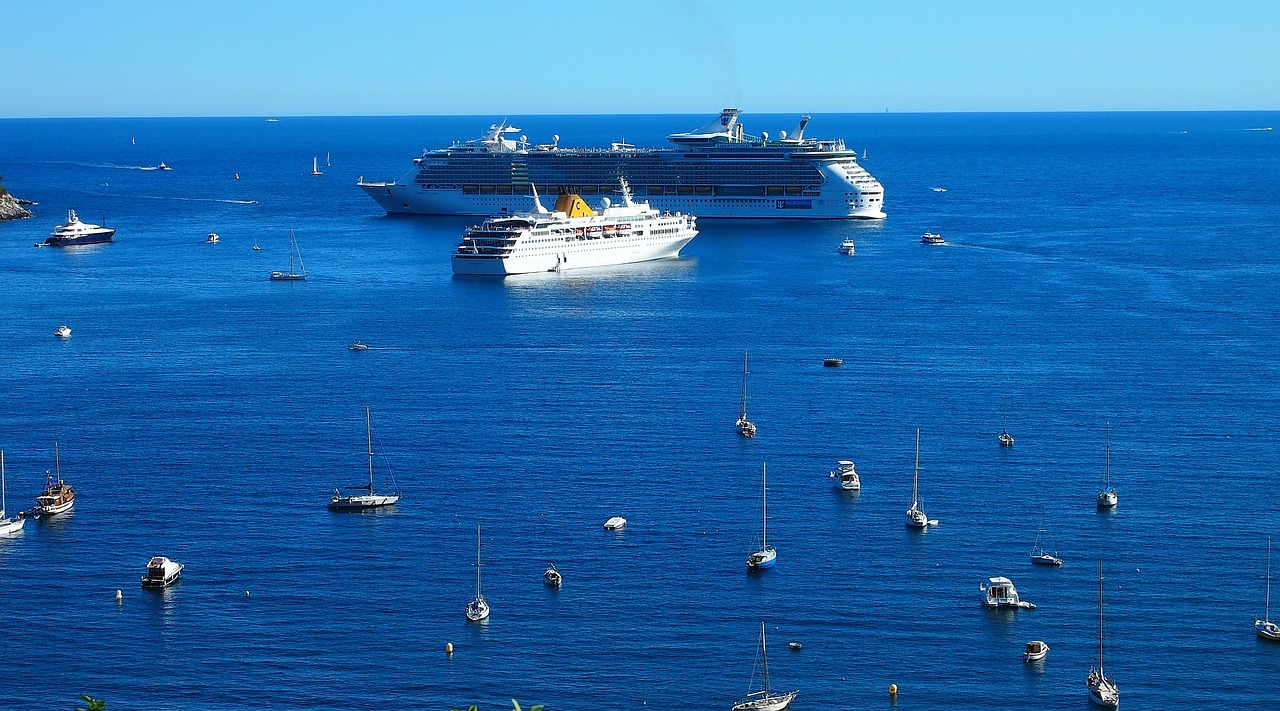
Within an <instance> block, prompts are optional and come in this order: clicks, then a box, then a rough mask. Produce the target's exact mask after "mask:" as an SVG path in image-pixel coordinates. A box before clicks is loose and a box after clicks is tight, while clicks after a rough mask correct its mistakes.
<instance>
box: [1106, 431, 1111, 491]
mask: <svg viewBox="0 0 1280 711" xmlns="http://www.w3.org/2000/svg"><path fill="white" fill-rule="evenodd" d="M1106 485H1107V488H1108V489H1110V488H1111V423H1110V422H1108V423H1107V480H1106Z"/></svg>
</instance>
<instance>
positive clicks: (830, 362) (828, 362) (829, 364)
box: [822, 358, 844, 368]
mask: <svg viewBox="0 0 1280 711" xmlns="http://www.w3.org/2000/svg"><path fill="white" fill-rule="evenodd" d="M842 365H844V359H843V358H823V359H822V367H823V368H839V367H840V366H842Z"/></svg>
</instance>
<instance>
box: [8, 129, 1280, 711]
mask: <svg viewBox="0 0 1280 711" xmlns="http://www.w3.org/2000/svg"><path fill="white" fill-rule="evenodd" d="M713 108H714V107H713ZM501 118H503V117H501V116H494V117H489V116H484V117H447V118H445V117H442V118H433V117H421V118H288V117H285V118H281V119H280V121H279V122H276V123H268V122H266V121H264V120H263V119H261V118H257V119H111V120H4V121H0V174H3V175H4V176H5V184H6V186H7V187H8V188H9V189H10V190H11V191H12V192H13V193H14V194H16V195H18V196H20V197H23V198H27V199H31V200H36V201H38V202H39V205H38V206H36V207H35V208H34V210H35V211H36V217H34V218H33V219H29V220H22V221H14V222H5V223H0V338H2V346H3V347H0V448H2V449H3V450H4V453H5V459H6V464H7V474H8V496H9V509H10V511H16V510H24V509H27V508H30V506H31V503H32V500H33V498H34V497H35V495H36V494H37V493H38V492H39V490H40V489H41V487H42V485H43V482H44V472H45V470H46V469H52V468H53V464H54V462H53V445H54V441H55V440H57V441H58V443H59V447H60V450H61V468H62V473H63V475H64V477H65V478H66V479H67V480H68V481H70V482H71V483H73V484H74V485H75V487H76V489H77V490H78V492H79V497H78V499H77V501H76V506H75V510H74V513H72V514H69V515H64V516H60V517H54V518H46V519H41V520H38V521H28V523H27V526H26V529H25V531H24V532H23V533H22V534H21V535H19V536H17V537H14V538H11V539H6V540H0V636H2V637H3V639H4V640H5V653H4V659H3V661H2V662H0V707H2V708H5V709H10V708H12V709H69V708H71V707H72V706H73V705H74V703H75V701H76V697H77V696H78V695H79V694H91V695H93V696H97V697H102V698H105V699H106V700H107V701H108V702H109V705H110V706H109V708H111V709H113V710H119V709H159V710H182V711H186V710H194V709H201V710H209V709H219V710H224V709H225V710H239V709H292V708H311V709H392V708H424V709H448V708H450V707H451V706H460V707H465V706H466V705H467V704H472V703H475V704H479V705H480V708H481V711H495V710H497V709H504V708H510V700H509V699H510V698H511V697H513V696H514V697H517V698H519V699H520V700H521V702H522V703H525V704H526V708H527V705H528V704H529V703H544V704H546V705H547V708H548V709H550V710H556V709H566V710H577V711H588V710H590V711H594V710H597V709H599V710H607V709H640V708H653V709H708V710H712V709H720V710H727V709H728V708H729V706H730V705H731V704H732V703H733V702H734V701H736V700H737V699H738V698H739V697H741V696H742V695H743V694H744V693H745V692H746V691H747V689H748V685H749V683H750V681H751V676H752V670H753V665H754V662H755V659H756V645H757V642H758V632H759V624H760V622H761V621H762V620H763V621H765V622H766V624H767V626H768V630H769V638H768V640H769V651H770V671H771V677H772V681H773V685H774V687H775V689H784V690H790V689H799V690H800V696H799V698H798V700H797V701H796V703H795V704H794V708H795V709H796V710H797V711H802V710H804V709H863V708H893V707H896V708H897V709H902V710H904V711H905V710H908V709H969V708H1000V709H1085V708H1088V707H1089V703H1088V700H1087V696H1086V693H1085V686H1084V680H1085V676H1086V675H1087V674H1088V671H1089V667H1090V664H1091V663H1092V662H1093V661H1094V660H1095V658H1096V653H1097V646H1096V645H1097V638H1096V634H1097V622H1098V620H1097V588H1098V581H1097V568H1098V560H1099V559H1100V558H1101V559H1104V560H1105V563H1106V583H1105V585H1106V595H1107V606H1106V613H1107V628H1106V632H1107V637H1106V638H1107V659H1106V662H1107V669H1108V671H1109V672H1110V673H1111V674H1112V675H1113V676H1114V677H1115V679H1116V680H1117V681H1118V683H1119V685H1120V689H1121V694H1122V698H1123V700H1124V701H1123V704H1122V707H1124V708H1152V709H1154V708H1161V709H1180V708H1187V709H1203V708H1212V707H1218V708H1227V709H1274V708H1276V704H1277V701H1276V696H1275V694H1276V683H1275V682H1276V680H1277V679H1278V678H1280V645H1266V644H1264V643H1262V642H1260V641H1259V640H1257V639H1256V638H1255V636H1254V634H1253V621H1254V619H1255V617H1256V616H1259V615H1261V614H1262V612H1263V604H1264V600H1263V598H1264V573H1265V566H1266V543H1267V536H1272V537H1274V538H1275V539H1276V546H1275V547H1276V548H1277V556H1276V567H1277V568H1280V511H1278V510H1277V504H1278V502H1280V476H1278V473H1277V461H1278V459H1277V457H1278V453H1280V428H1278V427H1277V422H1280V310H1278V308H1277V304H1278V303H1280V198H1278V197H1277V196H1278V195H1280V131H1260V130H1255V129H1259V128H1262V127H1267V126H1277V125H1280V114H1276V113H1154V114H1018V115H1011V114H963V115H899V114H871V115H818V116H815V117H814V119H813V121H812V123H811V124H810V127H809V134H810V135H812V136H819V137H843V138H844V139H845V140H846V141H847V142H848V143H849V145H850V146H851V147H854V148H856V149H858V150H859V151H861V150H863V149H865V150H866V151H867V158H866V160H865V165H866V167H867V168H868V169H869V170H870V171H871V172H872V173H873V174H874V175H875V176H876V177H877V178H879V180H880V181H881V182H882V183H883V184H884V186H885V189H886V199H885V209H886V212H888V213H889V217H888V219H886V220H884V221H883V222H871V223H851V222H850V223H846V222H829V223H811V224H806V223H800V222H787V223H783V222H768V221H713V220H703V221H701V222H700V223H699V227H700V228H701V230H702V231H701V234H700V235H699V236H698V237H697V238H696V239H695V240H694V241H693V242H692V243H691V244H690V245H689V246H688V248H687V249H686V250H685V253H684V256H683V257H682V258H681V259H679V260H678V261H670V262H665V263H651V264H644V265H633V266H627V267H619V268H611V269H603V270H596V271H581V272H566V273H562V274H539V275H532V276H525V277H517V278H509V279H506V280H505V281H503V280H490V279H455V278H454V277H453V276H452V274H451V271H450V266H449V259H448V254H449V251H450V249H451V247H452V245H453V244H454V242H455V240H456V239H457V238H458V235H459V234H460V231H461V229H462V228H463V227H464V226H465V225H466V224H469V223H471V222H473V221H474V220H473V219H472V218H455V219H446V218H388V217H386V216H385V215H384V214H383V213H382V211H381V210H380V209H379V208H378V207H377V205H375V204H374V203H373V201H372V200H370V199H369V198H367V197H366V196H365V195H364V194H363V193H362V192H361V191H360V190H359V189H357V188H356V186H355V183H356V180H357V178H359V177H360V176H364V177H366V178H367V179H389V178H394V177H398V176H399V175H400V174H401V173H403V172H404V171H405V170H406V169H407V168H408V167H409V160H410V159H411V158H412V157H414V156H416V155H418V154H419V152H420V151H421V150H422V149H423V148H424V147H438V146H441V145H445V144H447V143H448V142H450V141H452V140H454V139H463V138H470V137H474V136H478V135H479V134H480V133H481V132H482V131H483V129H484V128H485V127H486V126H487V125H488V124H489V123H491V122H494V121H496V120H500V119H501ZM511 118H512V119H513V121H514V122H515V123H516V125H518V126H520V128H521V129H522V130H523V131H524V132H525V133H527V134H528V135H529V137H530V139H531V140H533V141H548V140H550V137H551V135H552V134H553V133H555V134H559V135H560V136H561V141H560V142H561V145H607V143H608V142H610V141H615V140H622V139H624V138H625V139H626V140H627V141H628V142H631V143H635V144H638V145H659V144H661V143H662V137H663V136H664V135H665V134H666V133H669V132H673V131H681V130H688V129H691V128H694V127H696V126H698V125H701V124H702V123H703V122H704V121H705V120H706V118H707V116H613V117H607V116H561V117H550V116H542V117H532V118H525V117H511ZM795 119H796V117H795V116H772V115H771V116H758V115H747V116H745V122H746V125H747V130H748V131H749V132H758V131H760V130H767V131H769V132H770V134H774V133H775V132H776V131H778V130H779V129H788V130H790V129H791V128H792V127H793V126H794V123H795ZM135 141H136V142H135ZM326 153H328V154H330V155H331V158H332V165H331V166H330V167H328V168H324V167H322V170H324V171H325V174H324V176H323V177H312V176H309V175H307V173H308V172H309V171H310V168H311V159H312V157H313V156H317V155H318V156H319V157H320V161H321V164H322V166H323V162H324V158H325V155H326ZM161 161H163V162H165V163H167V164H168V165H170V166H172V168H173V170H172V171H170V172H161V171H153V170H141V169H140V168H141V167H146V166H154V165H156V164H158V163H160V162H161ZM236 173H238V174H239V176H240V177H239V179H238V180H237V179H235V177H234V175H235V174H236ZM933 187H945V188H946V189H947V192H934V191H933V190H931V188H933ZM69 208H74V209H76V210H78V211H79V213H80V215H81V216H82V217H83V218H84V219H85V220H87V221H90V222H102V221H103V220H104V219H105V221H106V223H107V224H108V225H110V226H113V227H115V228H117V229H118V233H117V235H116V241H115V242H114V243H112V244H109V245H102V246H97V247H87V248H77V249H65V250H60V249H35V248H33V246H32V245H33V244H34V243H35V242H39V241H43V239H44V237H45V236H47V234H48V233H49V231H50V230H51V229H52V228H53V227H54V226H55V225H56V224H59V223H60V222H62V221H63V219H64V218H65V215H66V210H67V209H69ZM290 228H292V229H294V231H295V233H296V235H297V239H298V243H299V245H300V249H301V251H302V254H303V257H304V259H305V261H306V268H307V271H308V273H309V274H310V278H309V279H308V280H307V281H306V282H303V283H271V282H268V280H267V274H268V272H270V271H271V270H273V269H281V268H283V267H284V266H286V265H287V260H288V248H287V243H288V233H289V229H290ZM925 229H933V230H935V231H939V232H941V233H942V234H943V236H944V237H945V238H946V240H947V242H948V244H947V245H946V246H941V247H927V246H923V245H921V244H919V237H920V234H921V233H922V232H923V231H924V230H925ZM210 231H216V232H218V233H219V234H220V235H221V237H222V242H221V243H220V244H217V245H209V244H205V235H206V234H207V233H208V232H210ZM849 236H852V237H853V239H854V240H855V241H856V243H857V254H856V255H854V256H852V257H843V256H841V255H839V254H837V252H836V247H837V246H838V245H839V244H840V242H841V240H843V239H844V238H845V237H849ZM255 241H256V242H257V243H258V244H259V245H260V246H261V247H262V249H261V250H260V251H254V250H252V248H251V247H252V245H253V244H254V242H255ZM63 323H65V324H67V325H68V326H70V327H71V328H72V329H73V335H72V337H71V338H70V339H69V340H67V341H59V340H58V339H56V338H54V336H53V329H54V328H55V327H56V326H57V325H59V324H63ZM356 339H360V340H363V341H364V342H366V343H369V344H373V345H379V346H387V347H393V348H395V349H396V350H381V351H367V352H351V351H348V350H347V348H346V346H347V344H349V343H351V342H352V341H354V340H356ZM743 351H749V352H750V358H751V378H750V381H749V406H750V412H751V415H752V418H753V419H754V420H755V422H756V424H757V425H758V426H759V436H758V438H757V439H755V440H754V441H747V440H743V439H741V438H740V437H739V436H738V435H737V433H736V431H735V430H734V427H733V421H734V419H735V418H736V417H737V414H738V413H737V411H738V397H739V381H740V377H741V365H742V354H743ZM828 356H839V357H842V358H843V359H844V366H843V367H842V368H838V369H836V368H823V367H822V358H824V357H828ZM366 406H367V407H369V408H371V410H372V413H373V432H374V441H375V449H377V450H378V452H379V453H378V457H377V476H378V478H379V488H383V487H382V482H384V481H388V480H389V475H388V473H387V472H388V466H389V468H390V471H391V472H392V474H393V475H394V478H395V480H396V482H397V483H398V484H399V486H400V488H401V489H402V491H403V493H404V499H403V501H402V502H401V504H400V505H399V506H397V507H395V508H394V509H392V510H385V511H382V512H379V513H375V514H334V513H330V512H329V511H328V510H326V508H325V504H326V502H327V501H328V497H329V495H330V493H331V491H332V490H333V488H334V487H336V486H344V485H351V484H358V483H360V482H361V481H362V480H363V478H364V477H365V476H366V474H365V467H366V455H365V422H364V408H365V407H366ZM1108 423H1110V428H1111V472H1112V482H1113V483H1114V484H1115V485H1116V487H1117V488H1118V489H1119V492H1120V504H1119V506H1118V507H1117V508H1116V509H1115V510H1114V512H1110V513H1102V512H1099V511H1098V510H1097V509H1096V508H1095V505H1094V497H1095V494H1096V493H1097V490H1098V488H1099V486H1100V485H1101V483H1102V479H1103V474H1104V469H1105V464H1104V448H1105V438H1106V432H1107V425H1108ZM1004 427H1007V428H1008V429H1009V431H1010V432H1011V433H1013V434H1014V435H1015V436H1016V437H1017V444H1016V446H1015V447H1013V448H1012V449H1002V448H1001V447H999V446H998V445H997V442H996V435H997V434H998V433H999V432H1000V430H1001V429H1002V428H1004ZM917 428H919V429H920V430H921V432H922V434H921V445H920V464H921V482H920V488H921V496H922V499H923V501H924V508H925V510H926V511H927V512H928V514H929V515H930V517H931V518H936V519H939V521H940V524H939V525H938V526H937V527H936V528H933V529H931V530H928V531H927V532H926V533H923V534H921V533H917V532H913V531H911V530H908V529H907V528H906V527H905V526H904V525H903V511H904V510H905V509H906V507H907V505H908V504H909V502H910V497H911V476H912V466H913V460H914V454H915V452H914V447H915V432H916V429H917ZM846 458H847V459H852V460H855V461H856V462H857V465H858V471H859V473H860V474H861V477H862V482H863V490H862V491H861V493H860V494H856V495H846V494H842V493H841V492H839V491H836V490H834V489H833V482H832V480H831V479H829V478H828V477H827V472H828V471H829V470H830V469H831V468H832V467H833V466H834V464H835V461H836V460H837V459H846ZM765 461H767V462H768V471H769V541H770V543H772V544H774V545H775V546H776V547H777V549H778V552H779V559H778V564H777V567H775V568H774V569H772V570H769V571H766V572H764V573H763V574H748V572H747V570H746V567H745V564H744V560H745V556H746V555H747V554H748V553H749V552H750V551H751V550H753V549H754V546H755V542H756V540H757V539H758V536H759V529H760V516H761V501H760V472H761V467H762V463H764V462H765ZM615 515H621V516H625V517H626V518H627V519H628V520H629V523H628V525H627V527H626V529H625V530H624V531H622V532H620V533H616V534H615V533H610V532H606V531H603V530H602V528H601V524H602V523H603V522H604V520H605V519H607V518H609V517H610V516H615ZM1042 521H1043V525H1044V528H1045V533H1044V535H1043V537H1042V542H1043V543H1044V544H1046V546H1047V547H1048V548H1050V549H1056V550H1057V551H1058V552H1059V554H1060V555H1061V556H1062V557H1063V558H1064V559H1065V560H1066V564H1065V565H1064V566H1063V567H1062V568H1060V569H1044V568H1039V567H1033V566H1031V565H1030V564H1029V559H1028V552H1029V550H1030V549H1031V546H1032V543H1033V542H1034V540H1035V537H1036V532H1037V529H1038V528H1039V527H1040V525H1041V522H1042ZM477 524H481V525H483V527H484V529H483V531H484V532H483V540H484V568H483V570H484V591H485V594H486V596H487V597H488V598H489V601H490V603H491V605H492V609H493V612H492V617H491V618H490V620H489V621H488V623H487V624H484V625H475V624H470V625H469V624H467V623H466V621H465V619H464V617H463V608H464V606H465V605H466V603H467V601H468V600H470V599H471V597H472V595H473V593H474V578H475V568H474V563H475V544H476V539H475V534H476V525H477ZM154 555H166V556H169V557H171V558H173V559H175V560H177V561H180V562H182V563H185V564H186V565H187V568H186V572H185V573H184V574H183V577H182V580H181V582H180V583H178V584H177V585H176V586H174V587H172V588H170V589H168V590H166V591H163V592H156V591H144V590H142V589H141V588H140V587H139V583H138V581H139V577H140V576H141V575H142V574H143V572H144V568H145V565H146V562H147V560H148V559H149V558H150V557H151V556H154ZM548 562H555V564H556V565H557V566H558V567H559V568H560V570H561V571H562V572H563V574H564V577H565V584H564V587H563V588H562V589H561V590H559V591H553V590H551V589H549V588H547V587H546V586H544V585H543V581H542V571H543V569H544V568H545V567H546V565H547V563H548ZM996 575H1005V576H1008V577H1010V578H1012V579H1013V581H1014V582H1015V583H1016V584H1017V586H1018V589H1019V591H1020V592H1021V593H1022V595H1023V597H1024V598H1026V599H1028V600H1031V601H1032V602H1034V603H1036V604H1037V605H1038V609H1036V610H1024V611H1018V612H1017V613H1003V612H1001V613H993V612H989V611H987V610H986V609H985V608H984V607H982V605H981V602H980V599H981V596H980V593H979V590H978V586H979V584H980V583H981V582H983V581H984V580H986V578H988V577H990V576H996ZM1273 587H1275V588H1277V589H1275V590H1273V610H1272V613H1271V615H1272V617H1273V618H1275V617H1277V616H1280V586H1273ZM117 589H119V590H122V591H123V600H122V601H121V602H120V603H117V602H116V600H115V591H116V590H117ZM246 591H248V594H246ZM1032 639H1043V640H1045V641H1047V642H1048V643H1049V644H1050V645H1051V647H1052V650H1053V651H1052V652H1051V653H1050V654H1049V658H1048V659H1047V661H1046V662H1045V663H1044V664H1043V665H1035V666H1032V665H1026V664H1024V663H1023V661H1022V658H1021V653H1022V650H1023V645H1024V643H1025V642H1026V641H1028V640H1032ZM791 640H797V641H800V642H802V643H803V649H802V650H801V651H798V652H796V651H791V650H789V649H788V648H787V644H786V643H787V642H788V641H791ZM448 642H451V643H452V644H453V645H454V647H455V652H454V654H453V656H452V658H450V657H447V656H446V655H445V653H444V646H445V644H446V643H448ZM891 683H896V684H897V685H898V687H899V690H900V691H899V694H898V698H897V700H896V703H891V701H890V699H889V695H888V692H887V689H888V686H889V685H890V684H891Z"/></svg>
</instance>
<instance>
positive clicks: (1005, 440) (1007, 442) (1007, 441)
mask: <svg viewBox="0 0 1280 711" xmlns="http://www.w3.org/2000/svg"><path fill="white" fill-rule="evenodd" d="M998 439H999V440H1000V446H1001V447H1012V446H1013V435H1011V434H1009V431H1008V430H1000V437H999V438H998Z"/></svg>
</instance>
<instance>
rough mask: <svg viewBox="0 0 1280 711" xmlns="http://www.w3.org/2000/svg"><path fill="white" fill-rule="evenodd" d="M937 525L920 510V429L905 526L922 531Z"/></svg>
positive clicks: (917, 435) (917, 434)
mask: <svg viewBox="0 0 1280 711" xmlns="http://www.w3.org/2000/svg"><path fill="white" fill-rule="evenodd" d="M937 523H938V522H937V521H936V520H932V519H930V518H929V516H928V515H926V514H925V512H924V511H922V510H920V429H919V428H916V474H915V478H914V479H913V480H912V484H911V508H909V509H907V526H909V527H911V528H920V529H923V528H925V527H927V526H934V525H937Z"/></svg>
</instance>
